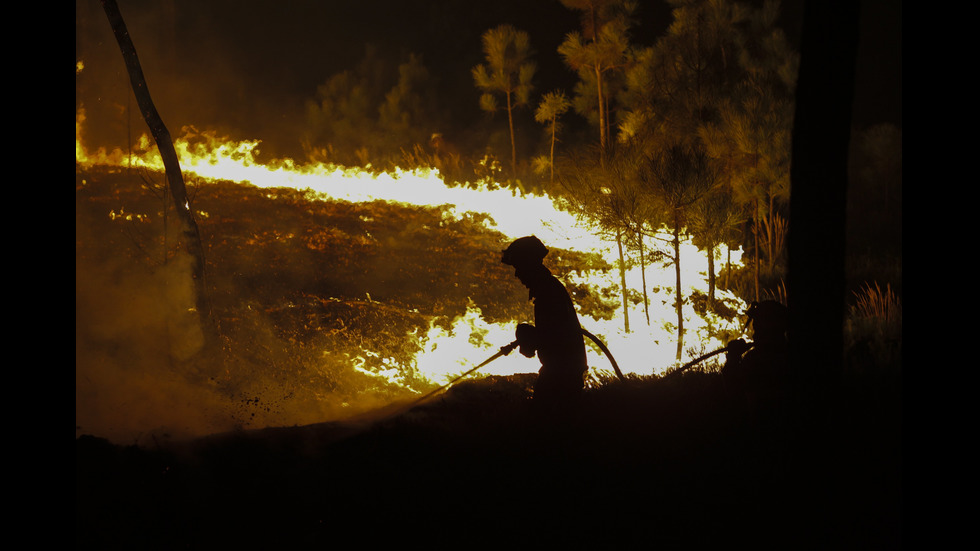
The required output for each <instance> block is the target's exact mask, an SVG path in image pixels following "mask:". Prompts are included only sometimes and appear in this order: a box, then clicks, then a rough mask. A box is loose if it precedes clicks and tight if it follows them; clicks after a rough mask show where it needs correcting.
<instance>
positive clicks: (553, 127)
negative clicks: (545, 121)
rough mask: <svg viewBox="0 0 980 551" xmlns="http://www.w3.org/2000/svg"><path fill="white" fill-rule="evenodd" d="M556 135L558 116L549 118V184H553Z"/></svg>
mask: <svg viewBox="0 0 980 551" xmlns="http://www.w3.org/2000/svg"><path fill="white" fill-rule="evenodd" d="M557 133H558V115H555V116H554V117H552V118H551V183H552V184H554V183H555V141H557V139H558V138H557V136H556V134H557Z"/></svg>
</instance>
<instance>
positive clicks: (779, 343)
mask: <svg viewBox="0 0 980 551" xmlns="http://www.w3.org/2000/svg"><path fill="white" fill-rule="evenodd" d="M746 314H747V316H748V318H749V319H748V325H749V326H751V328H752V339H753V341H752V343H747V342H745V340H743V339H735V340H733V341H730V342H729V343H728V353H727V355H726V362H725V367H724V368H723V369H722V374H723V375H724V377H725V380H726V381H729V382H731V383H732V384H733V386H734V387H735V388H737V389H740V390H742V391H744V392H747V393H751V394H752V395H756V396H765V395H770V394H772V393H777V392H779V391H781V390H783V389H785V387H786V384H787V383H788V382H789V366H788V362H789V341H788V340H787V337H786V331H787V329H788V328H789V310H788V309H787V308H786V307H785V306H783V305H782V304H780V303H779V302H776V301H774V300H766V301H762V302H753V303H752V304H751V306H750V307H749V309H748V312H747V313H746Z"/></svg>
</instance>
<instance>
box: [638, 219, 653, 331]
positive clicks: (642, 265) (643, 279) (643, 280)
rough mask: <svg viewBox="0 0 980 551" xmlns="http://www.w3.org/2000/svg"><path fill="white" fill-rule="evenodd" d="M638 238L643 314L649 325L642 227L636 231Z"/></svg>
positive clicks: (648, 302)
mask: <svg viewBox="0 0 980 551" xmlns="http://www.w3.org/2000/svg"><path fill="white" fill-rule="evenodd" d="M636 235H637V239H639V240H640V282H641V283H642V285H643V314H644V315H646V318H647V325H650V298H649V297H648V296H647V262H646V258H644V255H643V227H642V226H640V231H638V232H636Z"/></svg>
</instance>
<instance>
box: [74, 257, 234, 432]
mask: <svg viewBox="0 0 980 551" xmlns="http://www.w3.org/2000/svg"><path fill="white" fill-rule="evenodd" d="M192 304H193V300H192V294H191V279H190V264H189V260H188V259H187V258H186V257H183V256H181V257H178V258H176V259H174V260H173V261H171V262H168V263H167V264H166V265H163V266H161V267H159V268H156V269H153V270H145V271H134V270H132V269H131V268H130V269H124V266H123V263H122V262H121V261H117V262H113V261H108V262H103V263H99V264H96V263H93V262H88V261H84V260H83V261H76V266H75V431H76V436H77V435H79V434H82V433H84V434H95V435H98V436H102V437H105V438H108V439H110V440H113V441H116V442H120V443H135V442H136V441H138V440H140V439H142V438H145V437H149V436H161V437H162V436H170V437H184V436H195V435H200V434H206V433H209V432H214V431H220V430H227V429H230V428H232V427H234V426H235V419H234V415H233V414H232V413H233V409H232V408H230V407H229V406H230V404H229V403H228V402H227V400H226V399H224V398H222V397H221V396H220V394H218V393H216V392H215V391H214V390H213V389H209V388H208V387H207V386H202V385H200V384H195V383H193V382H192V381H191V380H190V379H189V378H188V377H187V373H186V372H184V370H183V369H181V368H180V363H181V362H182V361H183V360H186V359H188V358H190V357H191V356H193V355H194V354H195V353H196V352H198V351H199V350H200V348H201V346H202V344H203V338H202V333H201V329H200V325H199V323H198V316H197V315H196V313H195V312H194V311H193V310H191V308H190V305H192Z"/></svg>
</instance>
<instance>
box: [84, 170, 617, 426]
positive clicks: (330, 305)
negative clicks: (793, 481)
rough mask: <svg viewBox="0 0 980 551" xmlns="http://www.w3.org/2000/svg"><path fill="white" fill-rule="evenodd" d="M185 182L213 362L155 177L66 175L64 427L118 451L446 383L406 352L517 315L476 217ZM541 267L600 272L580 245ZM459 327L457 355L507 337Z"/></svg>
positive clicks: (313, 418)
mask: <svg viewBox="0 0 980 551" xmlns="http://www.w3.org/2000/svg"><path fill="white" fill-rule="evenodd" d="M155 181H159V182H160V184H156V183H154V182H155ZM189 187H190V192H191V195H192V208H193V210H194V211H195V213H196V215H197V217H198V219H199V225H200V229H201V235H202V241H203V243H204V244H205V248H206V259H207V266H208V270H207V277H208V287H209V289H210V290H211V295H210V299H211V303H212V308H213V316H214V319H215V322H216V324H217V326H218V329H219V334H220V338H221V341H222V346H223V352H222V353H221V354H220V357H209V358H200V357H196V356H195V350H197V348H199V347H200V344H201V336H200V334H199V332H198V333H195V332H194V331H195V328H194V323H193V320H194V317H195V316H194V315H193V313H192V312H189V311H188V310H189V308H190V305H191V304H192V302H191V301H190V294H189V293H190V285H189V278H188V275H187V267H186V261H185V258H186V257H185V255H184V253H183V252H182V248H181V244H180V235H179V234H178V233H177V231H176V227H175V226H176V224H174V223H173V222H172V221H168V218H167V210H166V195H165V193H163V191H162V190H163V187H162V176H160V175H158V174H154V173H144V174H142V175H140V174H137V173H134V172H126V171H123V170H86V171H84V173H81V172H80V173H78V174H77V178H76V425H77V428H76V432H80V433H93V434H97V435H100V436H107V437H110V438H112V439H113V440H115V441H123V442H126V441H131V440H139V439H141V438H146V437H147V435H148V434H155V435H158V434H169V435H173V436H195V435H200V434H207V433H209V432H214V431H222V430H229V429H232V428H250V427H262V426H269V425H273V426H282V425H292V424H306V423H314V422H321V421H324V420H328V419H336V418H339V417H344V416H348V415H351V414H354V413H358V412H360V411H364V410H366V409H370V408H373V407H377V406H379V405H383V404H386V403H390V402H391V401H393V400H398V399H408V398H411V397H415V396H418V394H419V393H421V392H426V391H428V390H431V389H433V388H435V387H436V386H438V385H439V384H442V383H443V382H445V381H443V380H441V379H438V378H436V377H435V376H434V375H433V372H431V370H429V368H430V367H432V366H429V365H419V362H418V361H417V358H418V357H419V355H420V353H421V352H423V351H426V350H427V347H428V349H431V348H434V347H435V346H436V345H435V344H433V342H430V340H431V339H432V338H435V335H436V333H438V335H439V336H445V335H452V333H453V332H454V331H456V332H458V331H460V330H461V329H460V328H459V327H455V326H456V325H457V324H458V323H459V320H461V319H463V318H466V317H467V316H471V315H472V312H477V313H478V316H477V317H478V318H479V320H480V321H481V323H486V324H495V323H501V324H505V323H509V322H511V321H512V320H515V319H530V318H531V317H532V314H531V312H530V310H529V305H527V304H525V303H524V302H523V301H515V300H514V297H515V296H517V297H520V296H525V295H526V290H524V289H523V288H522V287H520V285H519V283H518V282H517V281H516V280H515V279H514V278H513V277H511V274H510V273H509V272H508V271H506V270H501V269H500V267H499V251H500V250H501V249H502V248H503V247H504V245H505V244H506V242H507V238H506V237H505V236H504V235H502V234H500V233H499V232H496V231H494V230H493V229H488V227H487V224H486V222H487V221H486V219H485V216H484V215H473V214H466V215H457V214H455V213H454V212H451V211H450V210H449V207H448V206H435V207H417V206H407V205H399V204H395V203H388V202H384V201H373V202H364V203H350V202H345V201H324V200H321V199H322V198H321V197H318V196H316V194H313V193H312V192H309V191H301V190H295V189H289V188H275V189H259V188H256V187H252V186H248V185H241V184H231V183H222V182H210V183H202V182H196V181H194V180H191V181H189ZM121 213H126V215H121ZM554 258H555V260H556V263H555V265H554V266H553V269H555V270H556V272H557V273H558V274H559V275H562V274H563V273H565V272H571V271H575V270H579V271H581V270H596V269H599V270H608V269H609V268H610V267H609V266H608V265H607V264H606V263H605V262H604V261H602V260H601V259H600V258H598V257H593V256H590V255H588V254H584V253H579V252H571V251H556V254H555V255H554ZM573 292H574V293H575V295H576V300H577V302H578V303H579V304H580V306H581V307H582V308H584V311H586V312H591V313H594V315H595V316H596V317H602V316H603V315H604V314H605V315H606V316H608V312H610V311H611V310H612V308H614V306H613V305H612V304H610V303H609V300H608V298H607V297H615V293H614V292H612V291H611V290H609V289H598V288H594V287H591V286H589V285H585V284H577V285H576V286H575V287H574V289H573ZM465 330H466V331H468V332H469V335H468V340H469V341H470V342H471V343H473V344H475V345H479V347H477V348H474V349H473V350H476V352H470V353H471V354H473V353H478V354H481V355H483V352H482V350H491V351H495V350H496V348H495V347H497V346H501V345H503V344H506V342H499V343H498V342H493V338H499V337H491V336H490V335H488V330H487V329H485V328H484V329H480V327H478V326H475V325H472V323H470V324H469V325H467V326H466V328H465ZM434 332H435V333H434ZM488 339H489V340H488ZM481 347H482V348H481ZM428 351H430V352H431V350H428ZM463 359H468V360H469V361H471V362H474V363H475V362H476V361H478V360H481V359H483V358H478V357H474V358H463ZM456 360H460V358H456ZM453 369H459V368H452V367H451V366H448V367H443V368H442V370H443V372H445V373H447V374H448V373H451V372H452V371H453ZM459 370H460V371H462V369H459ZM534 370H535V366H534V365H532V364H529V365H528V371H534ZM164 379H166V380H167V382H166V384H162V381H163V380H164ZM108 381H114V383H113V384H112V385H110V386H106V384H107V382H108ZM156 383H161V384H159V385H157V384H156ZM157 386H159V387H160V389H161V391H160V392H156V391H154V390H153V389H154V388H155V387H157ZM164 389H166V390H164ZM174 402H178V403H180V404H181V407H179V408H175V407H173V405H172V404H173V403H174ZM135 411H138V413H136V414H134V412H135ZM177 411H179V412H180V413H179V415H178V414H176V412H177Z"/></svg>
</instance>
